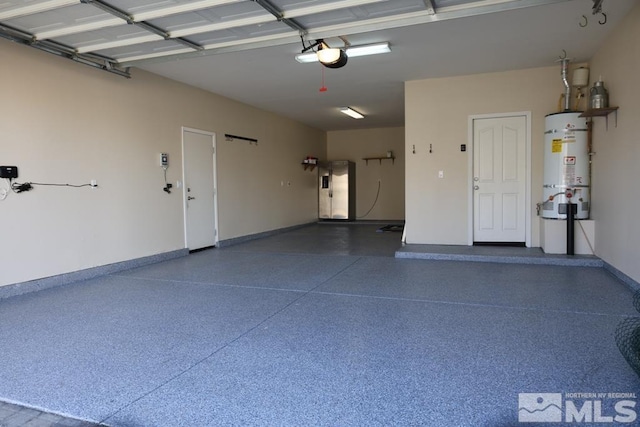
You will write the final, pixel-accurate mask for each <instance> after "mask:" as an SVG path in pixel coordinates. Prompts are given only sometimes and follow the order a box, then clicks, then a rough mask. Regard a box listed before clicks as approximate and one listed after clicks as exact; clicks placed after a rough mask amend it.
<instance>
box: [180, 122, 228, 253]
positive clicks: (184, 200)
mask: <svg viewBox="0 0 640 427" xmlns="http://www.w3.org/2000/svg"><path fill="white" fill-rule="evenodd" d="M185 132H191V133H198V134H201V135H207V136H210V137H211V143H212V144H213V212H214V217H215V218H214V219H215V221H214V227H215V229H216V233H215V237H214V244H215V246H218V240H219V236H220V229H219V228H218V160H217V156H218V150H217V148H216V134H215V133H214V132H207V131H205V130H200V129H194V128H189V127H185V126H182V131H181V136H182V212H183V218H184V247H185V248H189V242H188V241H187V188H186V186H185V185H184V184H185V181H186V174H185V170H186V169H185V155H184V133H185Z"/></svg>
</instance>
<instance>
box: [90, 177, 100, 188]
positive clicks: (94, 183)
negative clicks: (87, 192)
mask: <svg viewBox="0 0 640 427" xmlns="http://www.w3.org/2000/svg"><path fill="white" fill-rule="evenodd" d="M97 186H98V181H96V180H95V179H92V180H91V187H93V188H96V187H97Z"/></svg>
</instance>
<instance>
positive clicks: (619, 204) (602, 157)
mask: <svg viewBox="0 0 640 427" xmlns="http://www.w3.org/2000/svg"><path fill="white" fill-rule="evenodd" d="M639 41H640V4H638V5H636V7H635V8H634V9H633V10H632V11H631V12H630V13H629V14H628V15H627V16H626V18H625V19H624V21H623V22H622V23H621V24H620V25H619V26H618V27H617V28H616V29H615V30H614V31H613V33H612V34H611V36H610V37H609V38H608V39H607V40H606V41H605V43H604V44H603V45H602V47H601V48H600V49H599V50H598V52H597V53H596V55H595V56H594V57H593V58H592V61H591V76H592V79H591V80H592V81H593V80H595V79H597V78H598V76H602V80H603V81H604V82H605V87H606V88H607V89H608V90H609V98H610V105H612V106H618V107H620V110H619V111H618V126H617V127H616V126H615V118H614V115H611V116H609V130H606V128H605V119H604V118H600V117H596V118H594V119H593V123H594V124H593V147H594V151H595V152H596V155H595V156H593V180H592V186H593V191H592V202H593V209H592V217H593V218H594V219H595V222H596V242H597V244H596V255H598V256H599V257H600V258H602V259H603V260H604V261H606V262H608V263H609V264H611V265H613V266H614V267H615V268H617V269H618V270H620V271H622V272H623V273H625V274H627V275H628V276H630V277H631V278H632V279H634V280H635V281H636V282H640V263H639V262H638V259H639V258H640V257H639V255H638V253H639V246H640V222H639V219H640V190H639V186H640V166H639V165H640V123H639V122H638V119H639V118H640V84H639V83H638V76H640V43H638V42H639ZM594 78H595V79H594Z"/></svg>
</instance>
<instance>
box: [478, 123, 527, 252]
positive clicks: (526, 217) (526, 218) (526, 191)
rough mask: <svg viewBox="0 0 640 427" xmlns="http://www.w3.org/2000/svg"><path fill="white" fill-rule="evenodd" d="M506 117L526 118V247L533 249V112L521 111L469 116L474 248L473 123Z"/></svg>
mask: <svg viewBox="0 0 640 427" xmlns="http://www.w3.org/2000/svg"><path fill="white" fill-rule="evenodd" d="M505 117H524V118H525V121H526V131H525V133H526V135H525V139H526V149H525V155H526V159H525V167H526V171H525V180H526V181H525V195H524V200H525V225H524V228H525V246H526V247H528V248H530V247H531V172H532V171H531V111H519V112H513V113H495V114H475V115H472V116H469V119H468V123H467V147H468V150H467V151H468V153H469V154H468V155H467V156H468V158H467V162H468V164H467V176H468V177H469V179H468V185H467V187H468V188H467V191H468V206H469V210H468V213H467V244H468V245H469V246H473V213H474V205H473V176H474V175H473V122H474V120H480V119H501V118H505Z"/></svg>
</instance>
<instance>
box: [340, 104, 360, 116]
mask: <svg viewBox="0 0 640 427" xmlns="http://www.w3.org/2000/svg"><path fill="white" fill-rule="evenodd" d="M340 112H341V113H343V114H346V115H347V116H349V117H353V118H354V119H364V116H363V115H362V114H361V113H359V112H357V111H356V110H354V109H353V108H351V107H340Z"/></svg>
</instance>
